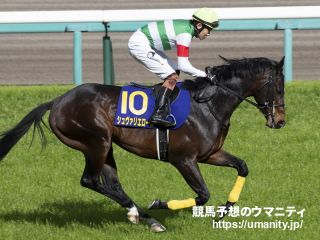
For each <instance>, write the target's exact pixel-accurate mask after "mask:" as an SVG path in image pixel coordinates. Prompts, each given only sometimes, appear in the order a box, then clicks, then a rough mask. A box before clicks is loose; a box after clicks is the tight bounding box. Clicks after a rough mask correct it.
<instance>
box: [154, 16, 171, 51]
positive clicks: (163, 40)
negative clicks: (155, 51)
mask: <svg viewBox="0 0 320 240" xmlns="http://www.w3.org/2000/svg"><path fill="white" fill-rule="evenodd" d="M157 27H158V32H159V35H160V39H161V43H162V47H163V49H164V50H168V49H171V46H170V43H169V38H168V34H167V32H166V28H165V26H164V21H159V22H157Z"/></svg>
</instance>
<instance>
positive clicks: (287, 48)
mask: <svg viewBox="0 0 320 240" xmlns="http://www.w3.org/2000/svg"><path fill="white" fill-rule="evenodd" d="M284 56H285V59H284V78H285V81H286V82H292V29H290V28H286V29H285V30H284Z"/></svg>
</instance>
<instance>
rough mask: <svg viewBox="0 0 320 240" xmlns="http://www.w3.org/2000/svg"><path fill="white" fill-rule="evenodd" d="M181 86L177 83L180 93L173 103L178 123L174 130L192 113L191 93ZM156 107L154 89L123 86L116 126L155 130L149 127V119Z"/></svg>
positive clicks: (172, 112) (174, 114) (115, 120)
mask: <svg viewBox="0 0 320 240" xmlns="http://www.w3.org/2000/svg"><path fill="white" fill-rule="evenodd" d="M180 86H181V83H177V87H178V88H179V89H180V92H179V95H178V96H177V98H176V99H175V100H174V101H173V102H172V103H171V114H172V115H173V117H174V118H175V121H176V126H175V127H174V128H172V129H177V128H179V127H181V126H182V125H183V124H184V122H185V121H186V119H187V117H188V115H189V112H190V92H189V91H188V90H185V89H182V88H180ZM154 107H155V97H154V96H153V90H152V89H148V88H139V87H136V86H123V87H122V89H121V93H120V96H119V100H118V105H117V112H116V116H115V119H114V125H116V126H121V127H134V128H155V127H153V126H150V125H148V119H149V118H150V116H151V114H152V113H153V111H154ZM172 120H173V119H172ZM173 121H174V120H173Z"/></svg>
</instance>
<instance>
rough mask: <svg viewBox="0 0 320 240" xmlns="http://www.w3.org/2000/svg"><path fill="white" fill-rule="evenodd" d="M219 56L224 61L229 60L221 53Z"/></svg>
mask: <svg viewBox="0 0 320 240" xmlns="http://www.w3.org/2000/svg"><path fill="white" fill-rule="evenodd" d="M219 57H220V58H221V59H222V60H223V61H225V62H227V63H228V62H229V60H228V59H226V58H225V57H222V56H221V55H219Z"/></svg>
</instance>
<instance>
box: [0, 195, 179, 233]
mask: <svg viewBox="0 0 320 240" xmlns="http://www.w3.org/2000/svg"><path fill="white" fill-rule="evenodd" d="M107 203H108V204H109V205H107ZM107 203H106V201H93V202H84V201H76V202H75V201H60V202H50V203H44V204H42V205H40V206H39V207H38V208H37V209H35V210H31V211H25V210H21V211H19V210H16V211H12V212H6V213H0V219H1V220H3V221H7V222H12V221H13V222H30V223H37V224H39V223H40V224H50V225H54V226H58V227H64V226H68V225H70V224H71V223H78V224H82V225H85V226H90V227H97V228H98V227H101V226H102V225H103V224H105V223H121V222H123V223H129V221H128V220H127V218H126V210H124V209H123V208H121V207H120V206H118V205H117V204H113V203H110V202H107ZM148 213H150V215H151V216H152V217H154V218H156V219H157V220H159V221H160V222H162V223H165V222H166V219H168V218H172V217H178V215H177V214H176V213H173V212H171V211H165V210H157V211H148Z"/></svg>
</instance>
